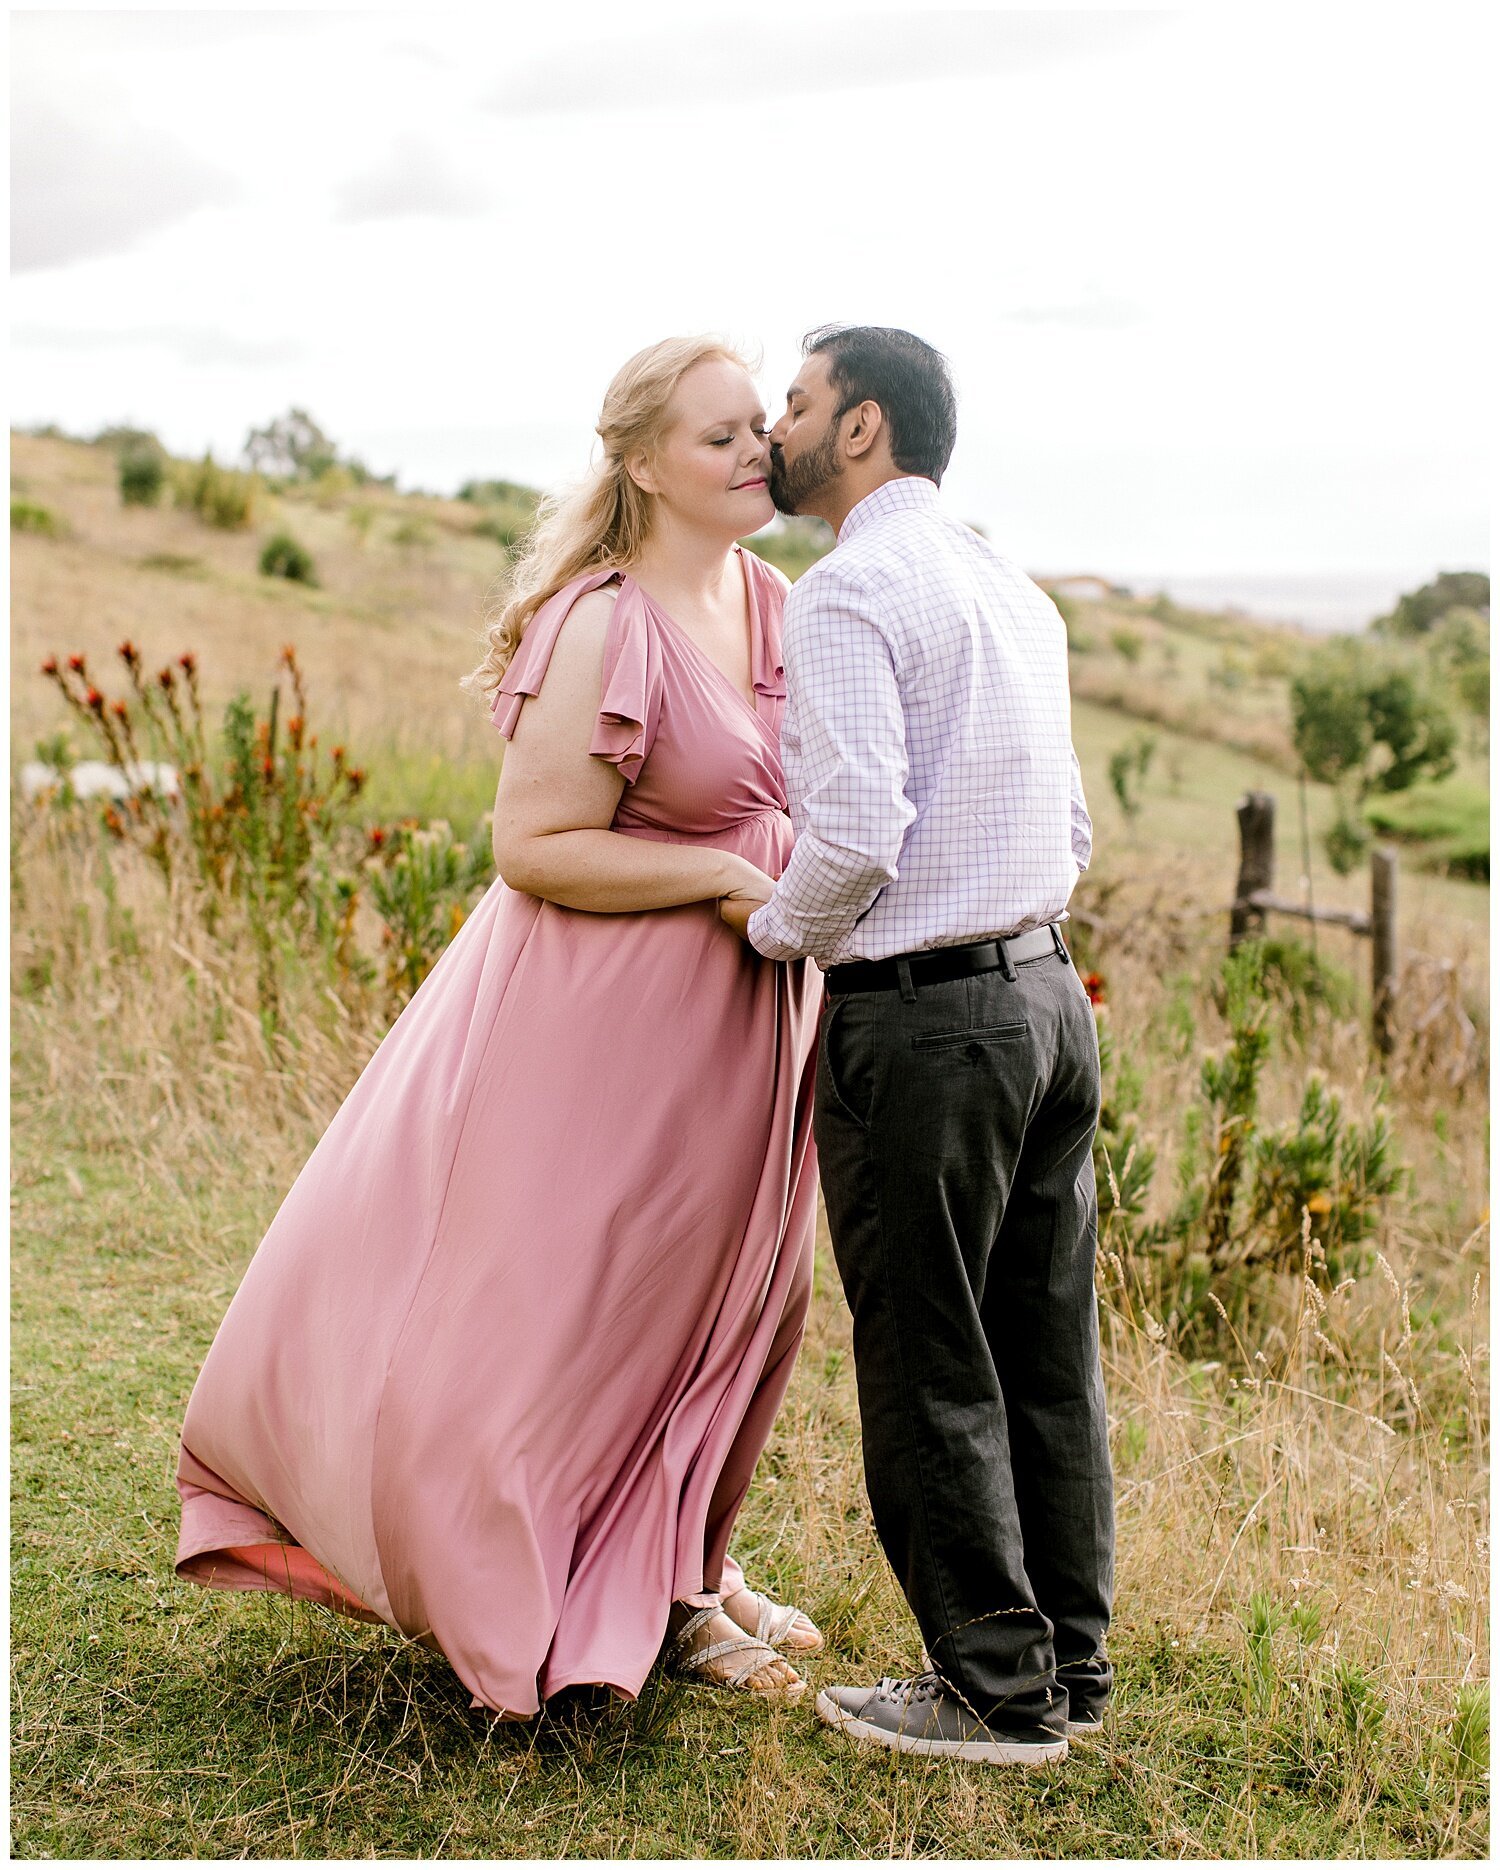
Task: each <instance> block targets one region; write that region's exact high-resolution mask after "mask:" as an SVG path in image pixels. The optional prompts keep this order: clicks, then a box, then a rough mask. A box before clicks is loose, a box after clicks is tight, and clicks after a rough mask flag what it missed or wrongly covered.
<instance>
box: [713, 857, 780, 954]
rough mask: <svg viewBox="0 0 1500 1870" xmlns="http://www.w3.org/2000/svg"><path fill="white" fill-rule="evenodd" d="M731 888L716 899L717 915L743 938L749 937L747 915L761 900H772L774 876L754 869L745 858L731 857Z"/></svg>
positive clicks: (752, 912) (774, 885) (753, 910)
mask: <svg viewBox="0 0 1500 1870" xmlns="http://www.w3.org/2000/svg"><path fill="white" fill-rule="evenodd" d="M731 861H732V864H733V866H734V874H733V875H732V877H731V883H732V887H731V888H730V889H728V890H727V891H725V893H724V894H723V895H722V896H721V897H720V898H719V918H720V920H721V921H722V922H725V923H726V924H727V925H728V926H729V927H730V928H732V929H733V930H734V932H735V934H736V935H738V936H739V937H740V939H741V940H742V941H748V940H749V939H750V937H749V933H748V927H749V922H750V918H751V916H752V915H754V913H755V911H756V910H757V909H759V908H760V906H761V904H762V903H768V902H769V901H770V900H771V893H772V891H773V890H774V889H775V888H776V883H775V879H774V878H772V877H768V876H767V875H766V873H765V871H764V870H757V869H756V867H755V865H754V864H752V863H751V862H750V861H749V860H748V859H747V858H743V857H736V858H733V859H732V860H731Z"/></svg>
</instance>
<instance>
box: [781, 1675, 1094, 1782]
mask: <svg viewBox="0 0 1500 1870" xmlns="http://www.w3.org/2000/svg"><path fill="white" fill-rule="evenodd" d="M816 1706H817V1710H818V1715H819V1718H820V1719H821V1720H823V1721H826V1722H827V1724H828V1725H829V1726H830V1727H836V1728H838V1730H839V1731H840V1732H841V1733H843V1734H846V1735H847V1736H848V1737H849V1739H851V1740H853V1741H855V1742H857V1743H859V1744H860V1745H863V1746H872V1747H892V1748H894V1749H895V1750H896V1751H897V1752H898V1753H916V1754H919V1755H920V1756H922V1757H923V1758H926V1759H944V1760H969V1761H972V1762H973V1763H975V1764H976V1765H980V1766H1035V1765H1045V1764H1046V1763H1047V1762H1048V1761H1051V1760H1065V1759H1066V1758H1067V1757H1068V1741H1067V1736H1066V1735H1065V1734H1055V1733H1053V1732H1052V1731H1051V1730H1050V1729H1048V1728H1045V1727H1032V1728H1029V1729H1026V1730H1024V1731H1023V1730H1020V1729H1007V1728H999V1727H987V1726H986V1725H985V1723H984V1722H983V1721H981V1720H980V1719H979V1718H978V1716H977V1715H975V1714H972V1713H970V1711H969V1710H968V1709H967V1708H966V1707H965V1706H964V1705H963V1703H962V1702H961V1701H960V1700H959V1699H958V1697H957V1696H956V1695H955V1694H953V1693H952V1691H951V1690H949V1689H948V1688H946V1687H945V1685H944V1683H943V1681H942V1679H941V1677H939V1676H937V1675H932V1674H927V1675H915V1676H911V1677H908V1678H905V1679H897V1678H895V1677H892V1676H889V1675H888V1676H886V1677H884V1678H883V1679H882V1680H881V1681H880V1682H878V1683H877V1684H876V1686H875V1687H874V1688H825V1689H823V1690H821V1691H820V1693H819V1695H818V1699H817V1702H816Z"/></svg>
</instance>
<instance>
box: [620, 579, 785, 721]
mask: <svg viewBox="0 0 1500 1870" xmlns="http://www.w3.org/2000/svg"><path fill="white" fill-rule="evenodd" d="M734 552H735V555H736V557H737V558H738V559H739V561H740V576H741V577H742V578H743V579H744V582H745V608H746V613H747V616H748V619H749V624H750V686H751V689H752V690H753V692H754V695H755V699H754V700H753V701H752V700H751V699H750V697H749V696H748V695H746V693H745V691H744V690H743V689H742V688H741V687H740V685H739V683H738V682H736V681H735V680H734V678H733V677H732V676H730V675H728V674H727V673H726V672H725V671H724V670H723V669H721V668H720V667H719V665H718V663H716V662H715V661H714V659H713V657H712V656H710V655H709V653H708V651H707V650H706V649H705V648H704V647H703V645H702V644H701V643H699V642H698V641H697V640H696V639H695V638H694V636H693V635H692V633H691V632H690V631H688V630H685V629H684V628H683V627H682V625H681V624H680V623H679V622H678V621H677V619H676V618H675V617H674V616H673V615H672V613H671V612H670V611H669V610H668V609H667V608H666V606H665V605H663V604H661V603H660V602H658V600H657V599H656V598H654V597H653V596H652V595H651V593H650V592H649V591H648V590H647V589H646V587H645V585H643V584H642V583H641V582H640V580H639V579H638V578H637V577H636V576H635V575H634V573H632V572H628V571H627V572H622V573H621V578H622V580H624V581H628V582H629V583H631V584H633V585H634V586H635V588H636V590H637V591H639V592H640V594H641V596H642V597H643V598H644V599H645V601H646V602H647V603H648V604H649V605H650V606H651V608H652V609H653V610H654V611H655V612H656V614H657V616H658V617H660V618H661V619H662V621H663V622H664V623H666V624H667V625H669V626H670V628H671V629H672V630H673V631H674V632H675V633H676V634H677V635H678V636H680V637H681V638H682V640H683V642H684V643H686V644H687V646H688V648H689V649H690V650H691V651H692V652H693V654H694V655H695V656H696V657H697V658H698V659H699V661H700V662H702V663H703V664H705V666H706V667H708V668H710V669H712V670H713V672H714V674H715V675H716V676H717V677H718V678H719V680H720V681H721V682H722V683H723V684H724V686H725V688H727V689H728V690H729V692H730V694H731V695H733V696H734V698H735V700H736V701H737V702H738V703H739V704H740V706H741V707H742V708H743V709H744V710H745V711H746V713H747V714H750V715H751V716H753V717H754V719H755V720H756V721H758V722H759V723H760V725H761V726H762V727H765V726H766V724H767V723H766V718H765V716H764V715H763V714H762V713H761V711H760V700H761V691H760V680H761V675H762V672H763V670H764V667H765V651H766V640H765V627H764V625H763V624H762V622H761V615H760V604H759V601H758V600H757V598H756V595H755V584H754V581H753V579H752V578H751V576H750V568H749V566H748V565H747V564H746V563H745V550H744V547H743V546H740V545H736V546H735V547H734Z"/></svg>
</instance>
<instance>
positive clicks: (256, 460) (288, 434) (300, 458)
mask: <svg viewBox="0 0 1500 1870" xmlns="http://www.w3.org/2000/svg"><path fill="white" fill-rule="evenodd" d="M245 459H246V461H247V462H248V463H249V464H250V466H251V467H252V468H254V469H255V470H256V471H257V472H259V473H261V474H264V475H265V476H266V477H267V478H268V479H270V480H292V481H307V480H316V479H317V478H318V477H319V475H321V474H327V473H328V472H329V471H330V469H332V468H335V467H342V468H345V469H347V470H348V472H349V474H350V475H351V476H352V477H353V478H354V479H355V480H356V481H365V480H368V479H369V478H370V477H369V474H368V473H367V471H366V469H365V467H364V465H363V464H362V463H361V462H359V461H345V460H343V459H342V458H341V457H340V455H339V451H338V448H337V446H336V445H335V444H334V442H333V441H332V440H331V439H330V438H329V437H328V436H327V435H326V434H324V432H323V430H322V429H321V428H320V427H319V426H318V424H317V423H316V422H314V421H313V419H312V417H311V416H310V415H309V414H308V413H307V411H306V410H305V409H289V410H288V411H287V412H286V414H285V415H284V416H277V417H276V419H275V421H274V422H268V423H267V424H266V426H265V427H264V428H263V429H251V431H250V433H249V434H248V435H247V436H246V437H245Z"/></svg>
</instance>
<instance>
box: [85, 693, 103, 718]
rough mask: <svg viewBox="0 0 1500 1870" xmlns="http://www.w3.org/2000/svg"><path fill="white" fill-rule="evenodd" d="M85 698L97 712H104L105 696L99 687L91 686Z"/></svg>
mask: <svg viewBox="0 0 1500 1870" xmlns="http://www.w3.org/2000/svg"><path fill="white" fill-rule="evenodd" d="M85 700H86V701H87V702H88V704H89V706H90V707H91V708H92V709H93V710H94V712H95V714H103V712H104V697H103V695H101V694H100V693H99V691H98V689H97V688H91V689H90V690H89V692H88V694H87V695H86V696H85Z"/></svg>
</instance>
